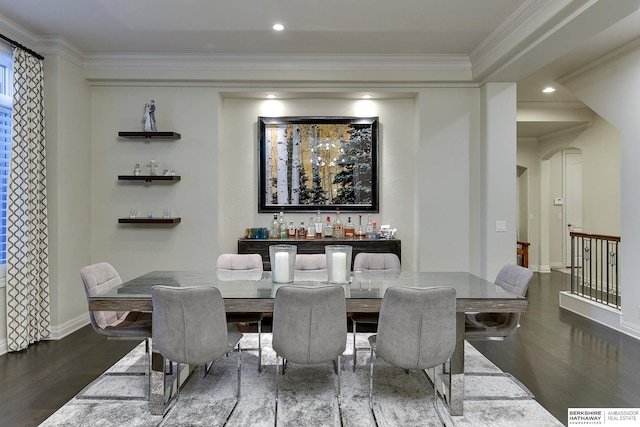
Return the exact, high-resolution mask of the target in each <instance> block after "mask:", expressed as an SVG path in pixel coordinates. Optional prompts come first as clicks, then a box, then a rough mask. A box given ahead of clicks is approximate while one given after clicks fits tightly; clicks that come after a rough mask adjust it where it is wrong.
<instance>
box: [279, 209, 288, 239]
mask: <svg viewBox="0 0 640 427" xmlns="http://www.w3.org/2000/svg"><path fill="white" fill-rule="evenodd" d="M278 227H279V230H280V238H281V239H286V238H287V223H286V222H285V220H284V212H280V221H279V222H278Z"/></svg>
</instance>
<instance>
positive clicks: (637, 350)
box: [0, 271, 640, 427]
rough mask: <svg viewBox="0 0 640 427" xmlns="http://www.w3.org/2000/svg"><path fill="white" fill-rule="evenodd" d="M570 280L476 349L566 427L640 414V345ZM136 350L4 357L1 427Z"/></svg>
mask: <svg viewBox="0 0 640 427" xmlns="http://www.w3.org/2000/svg"><path fill="white" fill-rule="evenodd" d="M568 279H569V276H567V275H565V274H562V273H558V272H555V271H554V272H552V273H551V274H538V273H536V274H534V275H533V279H532V280H531V284H530V286H529V295H528V296H529V311H528V312H527V313H526V314H525V315H523V316H522V319H521V322H520V323H521V327H520V329H519V331H518V334H517V335H516V336H514V337H512V338H509V339H508V340H506V341H504V342H473V345H474V346H475V347H476V348H477V349H478V350H480V351H481V352H482V353H483V354H484V355H485V356H487V357H488V358H489V359H490V360H491V361H493V362H494V363H495V364H496V365H498V366H499V367H500V368H501V369H503V370H504V371H506V372H510V373H511V374H513V375H514V376H515V377H516V378H518V379H519V380H520V381H522V383H523V384H524V385H525V386H527V387H528V388H529V389H530V390H531V391H532V392H533V394H534V395H535V396H536V399H537V401H538V402H540V403H541V404H542V405H543V406H544V407H545V408H547V410H548V411H549V412H551V413H552V414H553V415H554V416H555V417H556V418H558V419H559V420H560V421H561V422H563V423H564V424H565V425H566V423H567V408H578V407H587V408H588V407H591V408H593V407H606V408H608V407H633V408H638V407H640V393H639V391H640V369H638V365H639V363H640V362H639V361H640V342H639V341H637V340H635V339H633V338H630V337H628V336H626V335H624V334H620V333H618V332H615V331H613V330H611V329H609V328H606V327H604V326H601V325H599V324H597V323H594V322H591V321H588V320H586V319H584V318H582V317H580V316H577V315H574V314H572V313H569V312H566V311H564V310H561V309H560V308H559V307H558V292H559V291H560V290H566V289H568V287H569V280H568ZM269 326H270V325H265V328H264V330H266V331H269V330H270V327H269ZM135 345H136V343H135V342H132V341H113V340H107V339H106V338H105V337H102V336H100V335H98V334H96V333H95V332H93V330H92V329H91V327H90V326H87V327H84V328H82V329H81V330H79V331H77V332H75V333H73V334H71V335H69V336H68V337H66V338H64V339H62V340H60V341H43V342H40V343H38V344H35V345H33V346H31V347H30V348H29V349H28V350H26V351H22V352H18V353H9V354H6V355H3V356H0V375H1V376H0V378H2V380H1V381H0V426H11V427H18V426H37V425H38V424H39V423H41V422H42V421H44V420H45V419H46V418H47V417H49V415H51V414H52V413H53V412H55V411H56V410H57V409H58V408H59V407H60V406H62V405H63V404H64V403H65V402H67V401H68V400H69V399H71V398H72V397H73V396H74V395H76V394H77V393H78V392H79V391H80V390H82V388H83V387H85V386H86V385H87V384H89V383H90V382H91V381H92V380H94V379H95V378H97V377H98V376H99V375H100V374H101V373H102V372H103V371H104V370H106V369H107V368H108V367H110V366H111V365H113V364H114V363H115V362H116V361H117V360H118V359H120V358H121V357H122V356H124V355H125V354H126V353H127V352H129V351H130V350H131V349H132V348H133V347H134V346H135Z"/></svg>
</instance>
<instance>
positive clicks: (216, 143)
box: [47, 55, 516, 337]
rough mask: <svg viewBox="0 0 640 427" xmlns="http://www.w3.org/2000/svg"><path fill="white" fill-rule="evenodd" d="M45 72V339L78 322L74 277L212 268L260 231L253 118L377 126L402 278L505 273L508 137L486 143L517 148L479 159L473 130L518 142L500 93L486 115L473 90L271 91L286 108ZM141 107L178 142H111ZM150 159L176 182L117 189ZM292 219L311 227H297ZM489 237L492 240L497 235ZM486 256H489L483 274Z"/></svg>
mask: <svg viewBox="0 0 640 427" xmlns="http://www.w3.org/2000/svg"><path fill="white" fill-rule="evenodd" d="M52 57H55V55H52ZM51 60H52V59H48V61H51ZM49 64H50V68H51V71H49V75H48V79H49V82H48V94H47V95H48V99H47V120H48V121H47V129H48V136H49V138H48V141H49V144H50V152H49V160H48V161H49V164H48V167H49V176H50V186H51V189H50V193H49V195H50V205H49V206H50V220H51V224H50V227H51V241H50V244H51V245H50V247H51V251H50V257H51V262H52V266H51V272H52V280H51V282H52V309H53V312H54V315H53V316H52V320H53V322H54V329H56V331H57V332H56V333H57V335H55V336H54V337H57V336H62V335H64V334H66V333H68V332H70V331H71V330H72V329H73V328H74V327H78V326H79V325H80V324H84V323H83V322H86V321H87V320H86V319H87V318H86V313H87V306H86V300H85V296H84V293H83V290H82V286H81V282H80V278H79V273H78V272H79V269H80V267H82V266H83V265H87V264H90V263H95V262H99V261H103V260H104V261H108V262H111V263H113V264H114V265H115V266H116V267H117V269H118V270H119V272H120V274H121V275H122V277H123V279H125V280H127V279H130V278H132V277H134V276H136V275H139V274H142V273H145V272H147V271H150V270H159V269H164V270H170V269H212V268H213V266H214V263H215V259H216V258H217V256H218V255H219V254H220V253H223V252H235V251H236V244H237V238H238V237H240V236H241V235H242V234H243V230H244V229H245V228H246V227H253V226H264V225H266V224H268V222H269V219H270V218H271V215H270V214H258V213H257V204H258V203H257V197H258V196H257V185H258V179H257V175H256V174H257V169H258V167H257V166H258V165H257V155H258V152H257V126H256V120H257V117H258V116H260V115H280V116H284V115H353V116H379V117H380V146H379V149H380V152H379V153H380V155H379V161H380V165H379V173H380V213H379V214H375V215H374V218H375V219H376V220H377V221H378V222H379V223H380V224H387V223H388V224H391V225H393V226H394V227H397V228H398V237H399V238H401V239H402V252H403V268H405V269H408V270H421V271H435V270H439V271H442V270H448V271H453V270H461V271H470V272H472V273H476V274H488V276H486V277H488V278H490V279H493V277H494V276H495V272H494V270H496V265H498V264H500V265H502V264H505V263H507V262H513V261H514V260H515V251H514V240H515V210H516V208H515V204H516V200H515V179H516V177H515V173H514V171H515V132H513V135H512V134H511V126H508V128H509V130H508V131H507V132H504V133H503V132H500V130H499V128H498V127H495V128H493V129H492V130H490V131H488V132H485V134H491V133H492V132H494V133H496V132H497V133H496V135H498V134H500V137H499V139H500V143H499V144H507V145H508V144H511V145H512V146H513V152H511V151H510V150H509V154H508V155H507V156H504V155H503V154H504V153H503V151H504V150H500V149H497V148H498V147H499V145H498V146H492V147H490V148H491V152H490V153H485V152H484V151H485V149H486V148H487V147H486V146H483V145H482V144H481V143H480V142H481V140H482V138H483V132H484V131H483V130H482V129H483V127H484V128H485V129H486V128H487V123H488V122H486V123H485V124H483V121H482V117H485V118H489V117H491V118H498V121H496V122H494V123H498V122H499V121H500V120H508V119H509V118H513V119H514V120H513V124H512V125H513V129H515V102H512V101H513V99H512V97H511V96H510V95H509V96H507V97H506V98H503V99H504V100H506V102H503V101H498V102H494V101H495V98H493V96H494V95H495V96H497V97H498V98H500V96H501V94H502V93H503V92H502V91H501V90H498V91H496V92H495V93H491V94H489V96H488V97H487V98H485V99H486V100H487V101H488V102H486V103H484V104H483V103H481V101H480V100H481V95H480V93H481V90H480V89H479V88H473V87H471V88H460V87H456V88H448V87H433V88H403V93H402V94H399V95H398V96H397V97H396V96H393V95H392V94H391V95H389V94H387V96H386V97H385V98H384V99H378V100H371V101H363V100H354V99H347V97H345V96H341V95H340V92H342V91H351V92H353V91H354V90H355V89H354V88H346V87H344V86H340V87H336V88H330V87H327V86H324V87H323V88H322V91H334V92H335V93H336V96H335V97H331V96H324V97H323V98H322V99H318V98H317V97H315V96H314V95H305V94H306V93H318V92H320V90H318V89H317V88H313V87H311V86H309V87H300V86H301V85H295V86H294V85H292V86H291V87H289V88H286V89H282V88H281V89H282V90H283V91H290V92H291V93H295V96H293V97H292V98H291V99H284V100H280V101H266V100H263V99H259V98H258V97H257V96H254V97H251V96H246V94H243V95H240V96H238V94H239V93H242V92H243V91H246V90H248V89H247V87H229V86H228V85H216V84H215V83H213V82H193V81H191V80H189V79H186V80H185V81H184V82H181V81H171V82H165V83H159V82H157V81H152V80H149V81H141V80H140V79H139V78H136V79H127V78H123V76H122V74H118V78H117V79H114V80H110V79H109V78H108V77H107V76H105V75H104V74H103V75H102V76H101V79H100V80H89V81H87V80H85V77H86V74H84V75H83V74H82V65H81V64H77V63H74V62H73V61H67V60H66V59H64V58H62V57H60V58H56V62H54V63H51V62H49ZM107 74H108V73H107ZM136 75H139V74H136ZM260 85H262V86H264V88H265V90H266V87H267V84H266V83H265V84H260V83H255V84H252V85H250V89H249V90H251V91H252V92H253V93H259V92H261V90H259V89H257V88H256V87H257V86H260ZM302 86H304V85H302ZM501 88H502V87H501ZM380 90H381V91H384V90H385V89H384V88H380ZM507 90H508V85H507ZM407 94H409V95H407ZM151 99H154V100H155V101H156V105H157V110H156V118H157V121H158V128H159V130H164V131H176V132H179V133H181V134H182V139H180V140H177V141H156V140H154V141H153V142H144V141H139V140H126V139H120V138H118V132H119V131H135V130H141V129H142V122H141V121H142V113H143V106H144V103H145V102H148V101H149V100H151ZM483 110H484V112H483ZM151 159H154V160H158V161H159V163H160V169H161V170H162V169H165V168H166V169H174V170H175V171H176V172H177V173H178V174H179V175H181V176H182V180H181V181H180V182H177V183H175V184H170V185H166V184H152V185H145V184H131V183H128V182H120V181H118V180H117V175H121V174H130V173H131V172H132V170H133V167H134V165H135V164H136V163H139V164H140V165H141V166H142V167H143V170H145V165H146V164H147V163H148V162H149V160H151ZM485 161H488V162H489V163H491V164H493V163H495V164H496V165H498V169H499V170H500V173H498V174H490V175H491V176H488V175H487V176H485V177H482V173H483V168H486V166H487V164H488V163H484V162H485ZM485 170H486V169H485ZM507 170H508V172H509V173H508V174H504V173H503V172H504V171H507ZM145 172H146V171H145ZM491 187H495V195H496V196H498V197H499V199H500V203H499V205H495V204H494V205H493V206H492V212H493V213H492V215H495V216H496V218H501V219H502V218H506V219H507V221H508V223H509V224H510V231H511V233H510V234H506V235H505V236H504V237H507V238H508V239H509V240H508V241H507V240H505V239H497V240H496V239H492V241H489V240H487V239H486V236H487V232H486V230H484V227H485V223H484V222H483V221H482V219H481V211H482V205H483V203H487V199H486V198H485V197H484V196H483V192H485V191H487V188H491ZM492 191H494V190H492ZM132 208H137V209H138V210H139V211H140V213H141V214H146V213H147V212H148V211H151V212H152V213H153V214H154V215H160V214H161V213H162V210H163V209H166V208H169V209H172V210H173V212H174V215H176V216H180V217H181V218H182V223H180V224H178V225H177V226H175V227H132V226H122V225H118V223H117V219H118V218H119V217H125V216H127V215H128V212H129V210H130V209H132ZM502 211H504V214H503V212H502ZM345 216H346V215H345ZM289 217H290V219H291V220H295V221H296V222H298V221H301V220H305V221H306V220H307V219H308V215H307V214H299V215H290V216H289ZM354 220H355V218H354ZM492 224H493V223H492ZM489 231H490V232H491V233H495V231H494V226H493V225H492V227H491V230H489ZM483 236H484V238H485V240H484V242H483V240H482V239H483ZM499 237H501V238H502V237H503V236H499ZM483 250H484V251H486V250H491V251H492V254H491V257H490V258H491V263H492V265H491V266H490V267H488V268H486V267H485V266H484V265H483V262H486V260H485V261H483V258H482V251H483Z"/></svg>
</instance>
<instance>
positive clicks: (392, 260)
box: [353, 252, 402, 271]
mask: <svg viewBox="0 0 640 427" xmlns="http://www.w3.org/2000/svg"><path fill="white" fill-rule="evenodd" d="M401 269H402V267H401V265H400V258H398V255H396V254H392V253H369V252H360V253H359V254H357V255H356V257H355V259H354V260H353V271H357V270H360V271H362V270H377V271H383V270H401Z"/></svg>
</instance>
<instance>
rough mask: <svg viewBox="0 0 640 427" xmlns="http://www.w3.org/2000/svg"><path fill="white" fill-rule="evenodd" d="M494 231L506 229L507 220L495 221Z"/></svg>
mask: <svg viewBox="0 0 640 427" xmlns="http://www.w3.org/2000/svg"><path fill="white" fill-rule="evenodd" d="M496 231H500V232H503V231H507V221H496Z"/></svg>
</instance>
